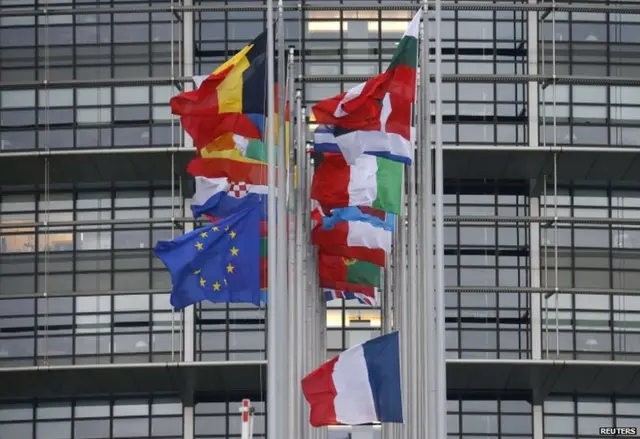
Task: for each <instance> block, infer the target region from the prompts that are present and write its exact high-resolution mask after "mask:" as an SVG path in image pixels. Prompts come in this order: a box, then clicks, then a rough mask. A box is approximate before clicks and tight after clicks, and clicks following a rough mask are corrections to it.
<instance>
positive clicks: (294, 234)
mask: <svg viewBox="0 0 640 439" xmlns="http://www.w3.org/2000/svg"><path fill="white" fill-rule="evenodd" d="M294 56H295V55H294V51H293V47H289V56H288V58H287V69H288V70H287V102H288V103H289V111H288V112H287V113H288V116H289V130H288V131H289V132H288V134H289V136H288V137H289V139H288V141H287V145H288V146H289V156H288V157H287V161H288V164H289V175H288V178H289V181H288V182H287V186H288V194H287V204H288V205H289V209H288V211H289V221H287V222H288V224H289V230H288V233H287V237H288V239H287V242H288V245H289V248H288V253H289V267H288V270H289V273H288V275H289V293H290V294H289V318H288V321H289V324H288V332H289V346H288V347H289V360H290V361H291V364H290V365H289V377H288V381H289V389H288V391H289V404H290V407H291V410H290V411H289V419H288V429H289V437H299V433H298V428H297V427H298V425H299V423H300V406H301V403H302V401H301V400H300V384H299V379H298V359H299V358H300V355H301V353H300V350H299V348H298V343H299V337H300V330H301V328H302V326H301V325H299V324H298V323H299V322H298V316H299V315H300V313H299V303H300V290H299V289H298V288H297V285H298V279H299V278H300V276H301V273H300V271H301V266H300V265H299V263H298V262H299V259H298V257H297V253H296V251H297V244H298V242H299V240H298V229H299V227H297V226H298V217H299V216H300V205H299V203H298V193H299V192H300V188H299V187H297V185H296V181H295V177H296V175H295V173H294V172H293V171H294V166H295V164H296V163H295V160H294V156H295V144H294V138H295V135H294V134H295V133H294V129H295V125H294V121H295V114H294V110H295V109H296V105H295V104H296V101H295V87H294V78H295V64H294V63H295V58H294Z"/></svg>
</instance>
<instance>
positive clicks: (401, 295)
mask: <svg viewBox="0 0 640 439" xmlns="http://www.w3.org/2000/svg"><path fill="white" fill-rule="evenodd" d="M406 177H407V171H406V169H404V168H403V179H402V188H403V190H402V202H401V203H400V206H401V209H402V210H401V212H402V214H401V215H399V216H398V220H397V224H396V230H397V236H398V240H397V241H396V242H397V246H396V259H395V263H396V267H397V271H396V273H397V274H398V276H397V278H396V279H397V282H396V284H395V286H394V289H393V298H394V304H396V303H397V304H398V305H399V309H398V311H399V312H398V314H396V315H397V316H398V317H399V319H398V320H399V322H398V323H399V324H398V325H397V328H399V330H400V375H401V380H402V381H401V385H402V387H401V389H402V412H403V418H404V419H405V423H403V424H397V425H396V435H397V436H396V437H397V438H404V439H410V438H409V437H408V436H407V428H406V419H407V408H408V404H407V401H408V399H409V392H410V391H411V389H409V382H408V378H409V370H408V366H409V362H408V361H407V356H408V353H409V352H408V351H409V343H408V340H407V333H408V329H407V324H408V321H407V320H408V314H409V310H408V307H407V305H408V301H407V227H406V222H407V216H406V209H405V203H406V201H407V197H406V196H405V188H406V181H407V179H406Z"/></svg>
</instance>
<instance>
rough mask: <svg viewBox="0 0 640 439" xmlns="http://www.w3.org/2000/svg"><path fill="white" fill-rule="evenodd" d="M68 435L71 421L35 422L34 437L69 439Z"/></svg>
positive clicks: (37, 438) (41, 438) (69, 434)
mask: <svg viewBox="0 0 640 439" xmlns="http://www.w3.org/2000/svg"><path fill="white" fill-rule="evenodd" d="M70 437H71V421H64V422H38V423H37V424H36V439H69V438H70Z"/></svg>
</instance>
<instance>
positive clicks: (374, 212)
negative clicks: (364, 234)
mask: <svg viewBox="0 0 640 439" xmlns="http://www.w3.org/2000/svg"><path fill="white" fill-rule="evenodd" d="M395 220H396V216H395V215H394V214H392V213H386V212H383V211H382V210H379V209H374V208H373V207H366V206H349V207H340V208H338V209H332V210H331V212H330V215H329V216H325V217H324V219H323V221H322V227H323V228H324V229H332V228H333V227H335V225H336V224H338V223H339V222H341V221H361V222H365V223H369V224H371V225H372V226H374V227H379V228H381V229H384V230H388V231H390V232H393V231H394V229H395Z"/></svg>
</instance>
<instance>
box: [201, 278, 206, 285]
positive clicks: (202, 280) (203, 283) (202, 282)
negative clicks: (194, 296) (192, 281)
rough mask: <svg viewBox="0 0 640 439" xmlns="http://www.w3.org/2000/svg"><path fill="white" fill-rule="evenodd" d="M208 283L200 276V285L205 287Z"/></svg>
mask: <svg viewBox="0 0 640 439" xmlns="http://www.w3.org/2000/svg"><path fill="white" fill-rule="evenodd" d="M206 284H207V281H206V280H204V279H203V278H200V286H201V287H204V286H205V285H206Z"/></svg>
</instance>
